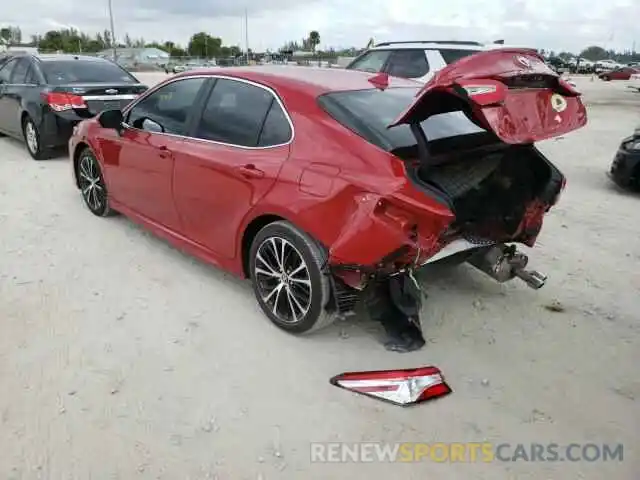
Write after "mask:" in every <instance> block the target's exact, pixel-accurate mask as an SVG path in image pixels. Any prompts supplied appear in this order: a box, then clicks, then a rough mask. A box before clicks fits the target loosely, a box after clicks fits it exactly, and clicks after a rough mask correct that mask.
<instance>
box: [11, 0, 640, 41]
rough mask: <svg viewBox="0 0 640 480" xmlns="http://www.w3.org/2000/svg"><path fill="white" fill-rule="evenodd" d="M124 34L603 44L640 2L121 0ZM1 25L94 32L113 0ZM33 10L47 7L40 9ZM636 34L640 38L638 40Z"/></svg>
mask: <svg viewBox="0 0 640 480" xmlns="http://www.w3.org/2000/svg"><path fill="white" fill-rule="evenodd" d="M112 2H113V9H114V16H115V21H116V25H115V26H116V36H117V37H119V38H122V37H123V36H124V34H125V33H129V35H130V36H131V37H135V38H139V37H144V38H145V39H147V40H173V41H176V42H179V43H183V44H184V43H186V42H187V41H188V39H189V37H190V36H191V34H193V33H195V32H197V31H207V32H209V33H211V34H212V35H215V36H220V37H222V39H223V41H224V43H225V44H230V45H233V44H236V45H241V46H243V45H244V42H245V33H246V32H245V28H244V18H243V17H244V12H245V9H246V11H247V12H248V15H249V31H248V33H249V35H248V36H249V46H250V47H251V48H252V49H254V50H264V49H266V48H272V49H275V48H278V47H280V46H282V45H283V44H284V43H285V42H287V41H289V40H300V39H301V38H303V37H304V36H306V35H307V34H308V32H309V31H310V30H318V31H319V32H320V36H321V44H320V46H321V48H322V47H326V46H334V47H342V46H357V47H363V46H365V45H366V43H367V42H368V40H369V38H370V37H374V38H375V40H376V41H383V40H418V39H436V38H439V39H457V40H480V41H490V40H494V39H496V38H504V39H505V40H506V41H507V43H511V44H517V45H528V46H532V47H537V48H545V49H554V50H573V51H575V50H580V49H582V48H584V47H585V46H588V45H592V44H599V45H602V46H605V47H607V48H618V49H625V48H630V47H631V45H632V44H633V43H634V41H635V40H636V35H638V36H639V37H640V34H638V33H637V32H639V30H638V28H637V23H638V22H637V19H638V18H640V1H639V0H610V1H608V2H600V3H595V4H590V5H589V7H588V8H587V7H585V4H584V3H583V1H582V0H538V1H536V2H529V1H526V0H447V1H446V2H437V3H436V2H426V1H424V0H393V1H389V0H367V1H366V2H347V1H346V0H324V1H320V0H262V1H257V0H233V1H230V0H189V1H186V2H176V1H175V0H112ZM5 3H7V5H3V7H2V20H0V21H1V22H3V23H5V24H10V25H17V26H20V27H21V28H22V30H23V32H24V36H25V37H26V38H28V36H29V35H31V34H35V33H44V32H46V31H47V30H51V29H55V28H60V26H65V25H72V26H77V27H81V28H82V29H83V30H85V31H87V32H97V31H103V30H105V29H108V28H109V18H108V7H107V5H108V4H107V0H95V1H92V2H88V1H86V0H66V1H65V2H57V3H51V2H48V1H45V0H21V1H20V2H8V1H7V2H5ZM32 12H38V14H37V15H34V14H33V13H32ZM637 40H640V38H638V39H637Z"/></svg>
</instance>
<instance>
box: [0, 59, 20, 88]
mask: <svg viewBox="0 0 640 480" xmlns="http://www.w3.org/2000/svg"><path fill="white" fill-rule="evenodd" d="M16 62H17V59H15V58H14V59H11V60H9V61H8V62H7V63H5V64H4V66H3V67H1V68H0V83H9V81H10V80H11V72H12V71H13V68H14V67H15V66H16Z"/></svg>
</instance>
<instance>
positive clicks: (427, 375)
mask: <svg viewBox="0 0 640 480" xmlns="http://www.w3.org/2000/svg"><path fill="white" fill-rule="evenodd" d="M330 382H331V384H332V385H335V386H336V387H340V388H344V389H345V390H350V391H352V392H356V393H360V394H362V395H366V396H368V397H373V398H377V399H379V400H384V401H386V402H390V403H393V404H395V405H400V406H403V407H404V406H409V405H415V404H417V403H422V402H424V401H427V400H432V399H434V398H438V397H442V396H444V395H448V394H449V393H451V388H450V387H449V385H447V384H446V382H445V381H444V377H443V376H442V373H441V372H440V370H439V369H438V368H436V367H421V368H411V369H404V370H378V371H371V372H348V373H341V374H340V375H336V376H335V377H333V378H332V379H331V380H330Z"/></svg>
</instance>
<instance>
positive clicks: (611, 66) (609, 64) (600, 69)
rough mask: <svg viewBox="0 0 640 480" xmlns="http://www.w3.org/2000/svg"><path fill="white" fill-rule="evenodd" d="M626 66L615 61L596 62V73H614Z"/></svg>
mask: <svg viewBox="0 0 640 480" xmlns="http://www.w3.org/2000/svg"><path fill="white" fill-rule="evenodd" d="M624 66H625V65H622V64H620V63H618V62H616V61H615V60H599V61H597V62H595V70H596V73H604V72H612V71H614V70H618V69H621V68H623V67H624Z"/></svg>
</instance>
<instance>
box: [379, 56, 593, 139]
mask: <svg viewBox="0 0 640 480" xmlns="http://www.w3.org/2000/svg"><path fill="white" fill-rule="evenodd" d="M456 110H461V111H463V112H464V113H465V114H466V115H467V116H468V117H469V118H470V119H471V120H472V121H473V122H474V123H476V124H477V125H479V126H481V127H482V128H485V129H486V130H488V131H491V132H493V133H494V134H495V135H496V136H497V137H498V138H499V139H500V140H502V141H503V142H505V143H510V144H526V143H534V142H537V141H540V140H545V139H548V138H553V137H557V136H560V135H563V134H566V133H568V132H570V131H573V130H576V129H578V128H581V127H582V126H584V125H585V124H586V122H587V113H586V108H585V106H584V104H583V103H582V101H581V99H580V93H579V92H578V91H577V90H575V89H574V88H573V87H572V86H571V85H570V84H569V83H567V82H566V81H565V80H563V79H562V78H561V77H560V76H559V75H558V74H557V73H555V72H554V71H553V70H552V69H551V68H549V66H548V65H547V64H546V63H545V62H544V60H543V59H542V57H541V56H540V55H539V54H538V53H536V52H535V51H532V50H525V49H499V50H491V51H487V52H480V53H477V54H474V55H471V56H468V57H465V58H462V59H460V60H458V61H457V62H455V63H453V64H451V65H449V66H447V67H446V68H444V69H443V70H441V71H439V72H438V73H437V74H436V75H435V76H434V77H433V78H432V79H431V80H430V81H429V82H427V83H426V84H425V86H424V87H423V88H422V89H421V90H420V92H419V93H418V94H417V95H416V97H415V100H414V101H413V103H412V104H411V105H409V107H407V109H406V110H405V111H404V112H403V113H402V114H401V115H400V116H399V117H398V118H397V119H396V120H394V121H393V122H392V123H391V124H390V125H389V127H393V126H396V125H400V124H418V123H420V122H422V121H424V120H426V119H427V118H429V117H430V116H432V115H437V114H440V113H446V112H451V111H456Z"/></svg>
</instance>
